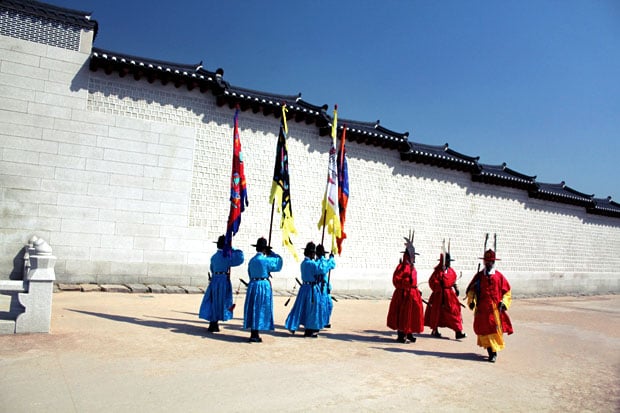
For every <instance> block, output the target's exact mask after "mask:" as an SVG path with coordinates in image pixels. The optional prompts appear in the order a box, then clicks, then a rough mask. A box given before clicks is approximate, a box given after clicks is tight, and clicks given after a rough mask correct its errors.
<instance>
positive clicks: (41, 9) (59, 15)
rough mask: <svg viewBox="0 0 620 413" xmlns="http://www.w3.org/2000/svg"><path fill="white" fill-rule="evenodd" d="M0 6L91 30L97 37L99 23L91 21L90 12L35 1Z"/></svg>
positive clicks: (0, 0)
mask: <svg viewBox="0 0 620 413" xmlns="http://www.w3.org/2000/svg"><path fill="white" fill-rule="evenodd" d="M0 6H2V7H6V8H9V9H12V10H16V11H23V12H25V13H30V14H34V15H36V16H39V17H45V18H48V19H53V20H58V21H61V22H63V23H67V24H74V25H77V26H79V27H83V28H86V29H93V30H94V32H95V37H96V36H97V31H98V27H99V23H98V22H97V20H92V19H91V16H92V14H93V13H92V12H91V11H82V10H75V9H67V8H65V7H60V6H54V5H52V4H48V3H43V2H39V1H35V0H28V1H26V0H0Z"/></svg>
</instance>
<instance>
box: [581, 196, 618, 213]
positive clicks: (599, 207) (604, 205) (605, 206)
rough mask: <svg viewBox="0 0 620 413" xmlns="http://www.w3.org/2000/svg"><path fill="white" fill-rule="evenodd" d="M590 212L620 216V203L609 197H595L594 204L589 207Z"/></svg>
mask: <svg viewBox="0 0 620 413" xmlns="http://www.w3.org/2000/svg"><path fill="white" fill-rule="evenodd" d="M588 212H589V213H591V214H597V215H606V216H609V217H617V218H620V204H619V203H617V202H614V201H612V200H611V197H610V196H608V197H607V198H594V206H590V207H588Z"/></svg>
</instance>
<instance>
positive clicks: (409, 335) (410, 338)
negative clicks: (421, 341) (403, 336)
mask: <svg viewBox="0 0 620 413" xmlns="http://www.w3.org/2000/svg"><path fill="white" fill-rule="evenodd" d="M407 340H409V341H411V342H412V343H415V337H414V336H413V334H412V333H409V334H407Z"/></svg>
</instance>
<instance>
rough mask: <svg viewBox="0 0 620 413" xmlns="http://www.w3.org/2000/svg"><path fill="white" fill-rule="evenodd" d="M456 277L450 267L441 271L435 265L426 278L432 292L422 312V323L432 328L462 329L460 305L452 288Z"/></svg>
mask: <svg viewBox="0 0 620 413" xmlns="http://www.w3.org/2000/svg"><path fill="white" fill-rule="evenodd" d="M456 278H457V277H456V272H454V270H453V269H452V268H446V270H445V271H442V270H441V267H440V266H437V267H435V271H433V274H432V275H431V278H429V279H428V285H429V286H430V287H431V290H432V291H433V292H432V293H431V296H430V298H429V299H428V305H427V306H426V312H425V313H424V325H427V326H429V327H430V328H431V329H432V330H436V329H437V328H438V327H448V328H450V329H452V330H454V331H463V317H462V316H461V305H460V304H459V298H458V296H457V295H456V292H455V291H454V289H453V288H452V286H453V285H454V284H456Z"/></svg>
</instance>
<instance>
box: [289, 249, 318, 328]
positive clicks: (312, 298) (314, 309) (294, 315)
mask: <svg viewBox="0 0 620 413" xmlns="http://www.w3.org/2000/svg"><path fill="white" fill-rule="evenodd" d="M315 254H316V246H315V245H314V243H313V242H309V243H308V244H307V245H306V248H305V249H304V256H305V257H304V260H303V261H302V262H301V265H300V268H301V280H302V285H301V287H300V288H299V293H298V294H297V297H296V298H295V304H293V308H291V312H290V313H289V315H288V317H286V322H285V323H284V326H285V327H286V328H287V329H288V330H289V331H290V332H291V333H293V334H294V333H295V331H297V329H298V328H299V326H300V325H303V326H304V327H305V332H304V337H317V333H318V332H319V330H321V329H322V328H323V326H324V325H325V324H324V322H323V321H324V316H323V313H322V297H321V289H320V280H321V273H320V270H319V262H318V261H316V260H315V259H314V258H315Z"/></svg>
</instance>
